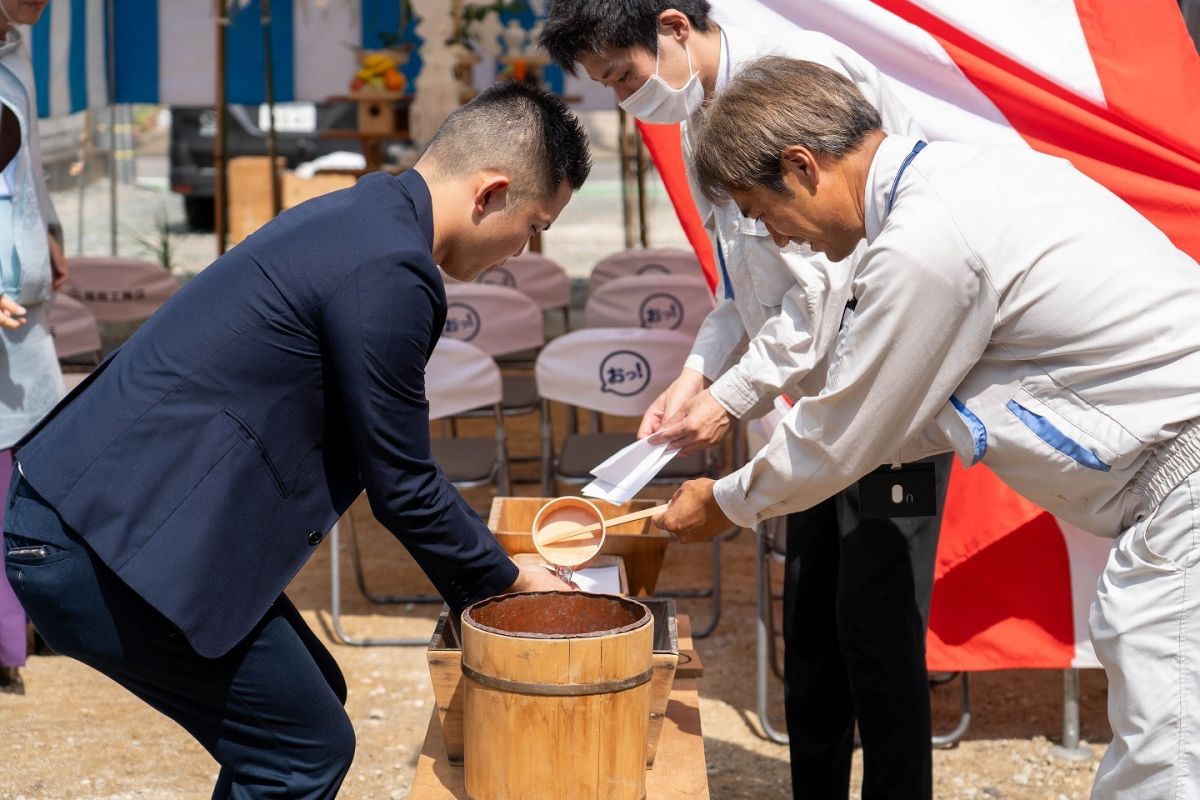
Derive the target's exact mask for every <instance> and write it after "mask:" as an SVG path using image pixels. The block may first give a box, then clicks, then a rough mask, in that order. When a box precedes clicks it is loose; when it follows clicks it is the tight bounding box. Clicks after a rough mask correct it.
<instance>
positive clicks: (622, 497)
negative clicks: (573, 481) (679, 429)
mask: <svg viewBox="0 0 1200 800" xmlns="http://www.w3.org/2000/svg"><path fill="white" fill-rule="evenodd" d="M678 452H679V448H678V447H673V446H671V445H670V444H650V442H649V441H648V440H647V439H639V440H638V441H636V442H634V443H633V444H631V445H629V446H628V447H626V448H625V449H624V450H621V451H620V452H618V453H615V454H614V455H613V456H611V457H610V458H609V459H608V460H607V461H605V462H604V463H602V464H600V465H599V466H598V467H596V468H595V469H593V470H592V474H593V475H595V476H596V480H594V481H592V482H591V483H589V484H588V485H587V486H585V487H583V495H584V497H595V498H598V499H600V500H607V501H608V502H610V503H627V502H629V501H630V500H632V499H633V498H634V496H635V495H636V494H637V493H638V492H640V491H641V490H642V489H643V487H645V485H646V484H647V483H649V482H650V481H651V480H652V479H653V478H654V476H655V475H657V474H658V473H659V471H660V470H661V469H662V468H663V467H665V466H666V465H667V462H668V461H670V460H671V459H672V458H674V457H675V454H676V453H678Z"/></svg>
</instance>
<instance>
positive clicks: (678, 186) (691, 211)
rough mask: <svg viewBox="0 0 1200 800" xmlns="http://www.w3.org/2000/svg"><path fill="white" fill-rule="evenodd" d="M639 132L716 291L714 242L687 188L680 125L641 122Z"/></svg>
mask: <svg viewBox="0 0 1200 800" xmlns="http://www.w3.org/2000/svg"><path fill="white" fill-rule="evenodd" d="M637 126H638V131H640V132H641V134H642V141H644V142H645V143H646V150H648V151H649V152H650V158H651V159H652V160H653V161H654V166H655V168H656V169H658V174H659V175H661V176H662V181H663V185H665V186H666V187H667V195H668V196H669V197H670V198H671V204H672V205H674V206H675V216H677V217H679V224H680V225H681V226H683V233H684V235H686V236H687V238H688V242H690V243H691V245H692V249H693V250H695V251H696V258H698V259H700V267H701V269H703V270H704V278H705V280H707V281H708V288H710V289H713V290H715V289H716V288H717V262H716V256H714V255H713V249H712V241H711V240H710V239H709V238H708V232H707V231H705V230H704V223H703V222H701V220H700V212H699V211H697V210H696V202H695V201H694V200H693V199H692V189H691V186H690V185H689V184H688V177H687V170H686V169H685V168H684V166H683V144H682V142H681V141H680V134H679V126H678V125H646V124H645V123H642V122H638V124H637Z"/></svg>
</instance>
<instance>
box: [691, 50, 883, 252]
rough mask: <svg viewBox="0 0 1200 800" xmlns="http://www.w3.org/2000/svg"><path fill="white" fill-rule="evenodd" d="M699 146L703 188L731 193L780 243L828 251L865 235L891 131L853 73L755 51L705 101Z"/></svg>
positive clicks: (723, 196) (721, 196) (720, 198)
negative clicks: (868, 201) (869, 196)
mask: <svg viewBox="0 0 1200 800" xmlns="http://www.w3.org/2000/svg"><path fill="white" fill-rule="evenodd" d="M700 127H701V132H700V140H699V144H698V146H697V147H696V150H695V162H696V178H697V182H698V183H699V186H700V190H701V191H702V192H704V194H705V196H706V197H708V198H709V199H710V200H712V201H713V202H718V203H720V202H725V201H727V200H732V201H733V202H734V203H736V204H737V206H738V208H739V209H740V210H741V212H742V214H744V215H745V216H747V217H749V218H750V219H757V220H759V221H760V222H762V223H763V224H764V225H766V227H767V229H768V230H769V231H770V233H771V236H772V237H774V239H775V243H776V244H777V245H779V246H780V247H784V246H786V245H787V244H788V243H789V242H795V243H797V244H803V245H808V246H809V247H811V248H812V249H813V250H816V251H819V252H821V253H824V254H825V256H826V257H827V258H828V259H829V260H830V261H841V260H842V259H844V258H846V257H847V256H849V255H850V254H851V253H852V252H854V248H855V247H856V246H857V244H858V242H859V241H860V240H861V239H862V238H863V237H864V236H865V235H866V233H865V227H864V190H865V188H866V182H867V173H868V172H869V171H870V167H871V160H872V159H873V158H874V155H875V151H876V150H877V149H878V148H879V143H880V142H881V141H882V140H883V131H882V123H881V120H880V117H879V112H878V111H876V110H875V108H874V107H873V106H872V105H871V104H870V102H868V101H867V99H866V98H865V97H863V95H862V94H861V93H860V92H859V91H858V89H857V88H856V87H855V86H854V84H853V83H851V82H850V81H849V80H848V79H847V78H846V77H844V76H843V75H841V74H840V73H838V72H835V71H834V70H832V69H829V68H828V67H825V66H822V65H820V64H816V63H813V62H811V61H799V60H796V59H791V58H784V57H782V56H767V57H765V58H759V59H757V60H755V61H752V62H751V63H750V64H748V65H746V66H745V67H743V68H742V70H741V71H740V72H738V74H737V75H735V76H734V77H733V79H732V80H731V81H730V82H729V83H728V84H727V85H726V86H725V87H724V88H723V89H722V90H721V91H719V92H717V94H716V96H715V97H714V98H713V100H712V102H711V103H709V105H708V106H707V107H706V108H705V109H704V112H703V115H702V122H701V126H700Z"/></svg>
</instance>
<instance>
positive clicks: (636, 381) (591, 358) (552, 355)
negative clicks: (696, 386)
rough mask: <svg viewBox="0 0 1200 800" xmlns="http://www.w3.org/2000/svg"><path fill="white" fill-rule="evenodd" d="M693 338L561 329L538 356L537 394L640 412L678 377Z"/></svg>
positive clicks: (619, 330) (608, 411)
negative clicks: (562, 331) (567, 331)
mask: <svg viewBox="0 0 1200 800" xmlns="http://www.w3.org/2000/svg"><path fill="white" fill-rule="evenodd" d="M691 347H692V337H690V336H686V335H684V334H682V333H677V332H676V331H663V330H650V329H646V328H589V329H587V330H582V331H575V332H573V333H567V334H563V335H562V336H560V337H558V338H557V339H555V340H554V341H552V342H550V343H549V344H547V345H546V347H545V349H544V350H542V352H541V355H539V356H538V360H537V366H536V368H535V370H534V374H535V376H536V378H537V385H538V393H539V394H540V395H541V396H542V397H544V398H548V399H550V400H558V401H559V402H563V403H567V404H569V405H572V406H576V407H578V408H585V409H589V410H592V411H599V412H601V413H604V414H613V415H615V416H622V417H636V416H641V415H642V413H643V412H644V411H645V410H646V409H647V408H648V407H649V406H650V403H651V402H653V401H654V398H656V397H658V395H659V394H661V393H662V391H663V390H664V389H666V388H667V386H669V385H670V384H671V381H673V380H675V378H677V377H678V376H679V371H680V370H681V369H683V362H684V361H685V360H687V357H688V353H689V352H690V351H691Z"/></svg>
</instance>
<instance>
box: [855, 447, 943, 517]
mask: <svg viewBox="0 0 1200 800" xmlns="http://www.w3.org/2000/svg"><path fill="white" fill-rule="evenodd" d="M858 506H859V516H861V517H862V518H863V519H887V518H889V517H931V516H933V515H934V514H936V513H937V480H936V477H935V475H934V471H933V464H930V463H927V462H922V461H919V462H916V463H914V464H901V465H900V466H899V467H890V466H889V467H880V468H879V469H877V470H875V471H874V472H871V473H869V474H867V475H864V476H863V477H862V478H861V479H860V480H859V482H858Z"/></svg>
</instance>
